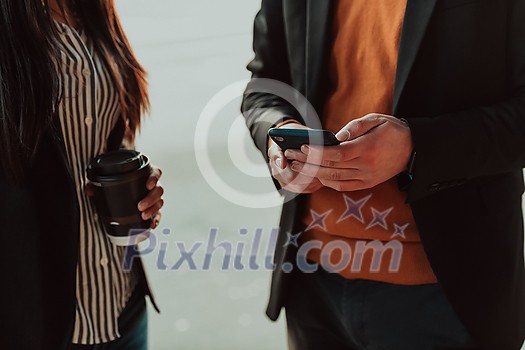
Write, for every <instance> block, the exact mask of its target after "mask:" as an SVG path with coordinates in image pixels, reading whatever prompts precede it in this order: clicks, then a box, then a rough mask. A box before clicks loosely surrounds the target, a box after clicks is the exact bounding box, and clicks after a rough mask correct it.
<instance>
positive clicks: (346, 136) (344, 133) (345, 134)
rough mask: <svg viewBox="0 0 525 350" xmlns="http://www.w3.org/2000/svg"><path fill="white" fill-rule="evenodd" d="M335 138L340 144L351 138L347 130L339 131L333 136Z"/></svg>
mask: <svg viewBox="0 0 525 350" xmlns="http://www.w3.org/2000/svg"><path fill="white" fill-rule="evenodd" d="M335 137H336V138H337V139H338V140H339V141H341V142H343V141H348V140H350V138H351V135H350V131H348V130H342V131H339V132H338V133H337V135H335Z"/></svg>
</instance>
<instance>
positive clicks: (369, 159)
mask: <svg viewBox="0 0 525 350" xmlns="http://www.w3.org/2000/svg"><path fill="white" fill-rule="evenodd" d="M337 138H338V140H339V141H342V143H341V144H340V145H338V146H331V147H321V146H303V147H302V148H301V151H295V150H293V151H292V150H288V151H286V153H285V154H286V157H287V158H288V159H291V160H293V162H292V165H291V168H292V170H293V172H295V173H296V174H298V175H302V176H310V177H317V178H318V179H319V181H320V182H321V183H322V184H323V185H324V186H327V187H331V188H333V189H335V190H337V191H341V192H347V191H357V190H363V189H368V188H372V187H375V186H377V185H379V184H381V183H383V182H385V181H387V180H389V179H391V178H392V177H394V176H396V175H397V174H399V173H401V172H402V171H403V170H405V169H406V166H407V164H408V162H409V160H410V155H411V153H412V149H413V145H412V136H411V133H410V129H409V127H408V125H406V123H404V122H403V121H401V120H399V119H397V118H395V117H392V116H388V115H382V114H369V115H366V116H364V117H362V118H359V119H356V120H353V121H351V122H350V123H348V124H347V125H346V126H345V127H344V128H343V129H341V131H339V132H338V133H337Z"/></svg>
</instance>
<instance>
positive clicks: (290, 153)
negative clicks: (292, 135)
mask: <svg viewBox="0 0 525 350" xmlns="http://www.w3.org/2000/svg"><path fill="white" fill-rule="evenodd" d="M294 155H295V152H294V151H290V150H286V151H284V156H285V157H286V158H288V159H290V158H293V157H294Z"/></svg>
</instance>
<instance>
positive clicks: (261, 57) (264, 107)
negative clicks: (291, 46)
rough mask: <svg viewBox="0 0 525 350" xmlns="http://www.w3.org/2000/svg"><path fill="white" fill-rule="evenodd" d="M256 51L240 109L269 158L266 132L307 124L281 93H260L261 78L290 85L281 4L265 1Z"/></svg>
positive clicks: (259, 17) (257, 26)
mask: <svg viewBox="0 0 525 350" xmlns="http://www.w3.org/2000/svg"><path fill="white" fill-rule="evenodd" d="M253 50H254V52H255V58H254V59H253V60H252V61H251V62H250V63H249V64H248V70H250V71H251V72H252V80H251V81H250V83H249V84H248V87H247V88H246V91H245V93H244V99H243V103H242V107H241V110H242V112H243V115H244V117H245V118H246V124H247V126H248V128H249V129H250V133H251V135H252V138H253V139H254V141H255V144H256V146H257V148H258V149H259V150H260V151H261V152H262V154H263V155H264V157H265V159H266V160H268V157H267V147H268V136H267V132H268V130H269V129H270V128H272V127H274V126H275V125H277V124H279V123H281V122H283V121H286V120H289V119H295V120H297V121H299V122H300V123H303V124H304V121H303V120H302V118H301V117H300V115H299V113H298V112H297V110H296V109H295V108H294V107H292V105H291V104H290V103H288V102H287V101H286V100H284V99H283V98H281V97H279V96H278V95H280V94H279V93H277V92H276V93H272V91H271V89H269V91H264V92H261V84H264V83H262V80H260V79H261V78H262V79H272V80H275V81H278V82H281V83H285V84H290V83H291V82H290V79H291V78H290V66H289V61H288V55H287V46H286V37H285V30H284V21H283V11H282V1H281V0H263V1H262V5H261V9H260V11H259V12H258V14H257V16H256V17H255V24H254V35H253Z"/></svg>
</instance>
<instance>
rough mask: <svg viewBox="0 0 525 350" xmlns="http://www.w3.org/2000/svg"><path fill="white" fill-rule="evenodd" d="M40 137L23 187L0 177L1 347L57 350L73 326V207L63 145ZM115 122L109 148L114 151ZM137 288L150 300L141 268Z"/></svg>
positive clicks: (120, 129) (120, 127)
mask: <svg viewBox="0 0 525 350" xmlns="http://www.w3.org/2000/svg"><path fill="white" fill-rule="evenodd" d="M58 134H59V133H57V132H53V131H51V130H50V131H49V132H47V133H45V134H44V137H43V139H42V140H41V142H40V144H39V146H38V148H37V153H36V155H35V157H34V160H33V161H32V162H31V164H30V168H29V171H28V178H27V180H26V181H24V183H25V185H22V186H19V187H15V186H13V185H11V184H10V183H9V182H7V181H6V180H5V178H3V177H2V176H1V175H0V223H1V225H2V226H1V228H0V238H1V244H2V248H1V250H2V252H1V253H0V275H1V276H2V282H1V288H0V349H9V350H15V349H16V350H18V349H23V350H60V349H65V348H66V346H68V344H70V343H71V338H72V336H73V326H74V323H75V302H76V299H75V288H76V280H75V278H76V268H77V260H78V249H79V225H80V224H79V208H78V202H77V197H76V193H75V187H74V183H73V179H72V177H71V176H70V174H69V170H68V167H67V159H66V153H65V149H64V146H63V142H62V140H60V139H59V138H58V137H57V136H56V135H58ZM123 135H124V123H123V122H122V121H120V122H118V123H117V125H116V127H115V129H114V130H113V132H112V134H111V136H110V139H109V141H108V142H109V144H108V150H114V149H118V148H119V147H120V145H121V143H122V139H123ZM135 261H136V262H138V264H137V266H136V267H135V268H137V269H138V271H139V275H140V276H141V277H140V279H141V280H140V283H139V288H141V289H142V291H143V292H144V294H145V295H150V292H149V287H148V283H147V281H146V277H145V274H144V271H143V268H142V264H141V263H140V259H137V260H135Z"/></svg>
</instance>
